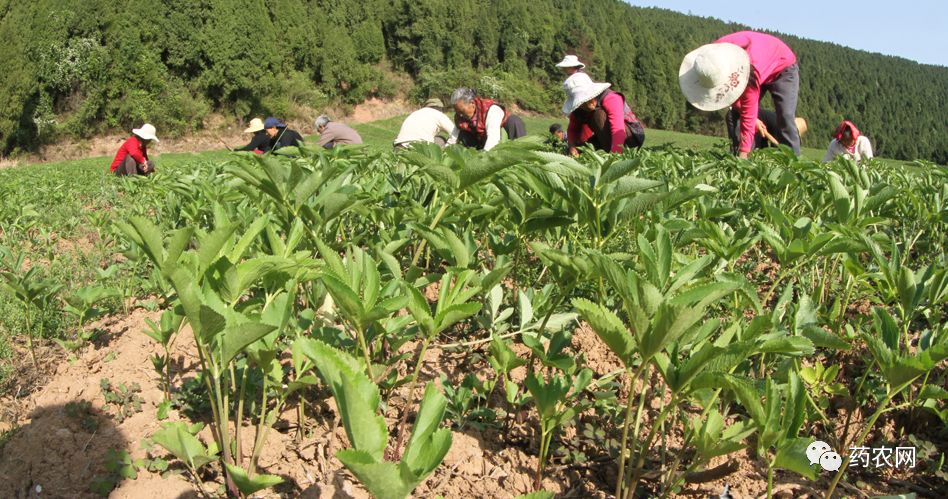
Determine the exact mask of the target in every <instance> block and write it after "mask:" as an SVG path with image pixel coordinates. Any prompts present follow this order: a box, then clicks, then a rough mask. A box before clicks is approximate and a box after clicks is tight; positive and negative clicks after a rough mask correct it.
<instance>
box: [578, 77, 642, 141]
mask: <svg viewBox="0 0 948 499" xmlns="http://www.w3.org/2000/svg"><path fill="white" fill-rule="evenodd" d="M563 86H564V88H565V89H566V102H565V103H564V104H563V113H564V114H568V115H569V126H568V127H567V129H566V142H567V146H568V147H569V154H570V155H572V156H578V155H579V151H578V149H577V148H578V147H581V146H582V145H584V144H590V145H592V146H593V147H595V148H596V149H599V150H601V151H607V152H622V150H623V147H633V148H635V147H641V146H642V144H643V143H644V142H645V130H644V128H643V127H642V124H641V123H640V122H639V120H638V118H637V117H636V116H635V113H633V112H632V108H631V107H629V105H628V103H626V100H625V96H623V95H622V94H621V93H619V92H615V91H613V90H610V89H609V87H611V86H612V84H611V83H596V82H593V81H592V79H591V78H589V76H587V75H586V74H585V73H576V74H573V75H572V76H570V77H569V78H568V79H567V80H566V82H565V83H564V84H563ZM587 128H588V131H587V130H586V129H587Z"/></svg>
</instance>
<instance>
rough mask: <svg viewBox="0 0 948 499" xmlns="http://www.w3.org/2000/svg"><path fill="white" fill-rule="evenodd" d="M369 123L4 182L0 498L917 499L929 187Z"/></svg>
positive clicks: (11, 173)
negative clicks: (149, 163) (449, 137)
mask: <svg viewBox="0 0 948 499" xmlns="http://www.w3.org/2000/svg"><path fill="white" fill-rule="evenodd" d="M398 122H399V120H398V119H393V120H387V121H382V122H376V123H370V124H366V125H361V126H360V127H359V129H360V131H361V132H362V133H363V135H364V136H365V138H366V139H367V142H369V145H368V146H366V147H355V148H340V149H336V150H333V151H324V150H321V149H320V150H317V149H310V148H307V147H303V148H300V149H298V150H294V151H292V152H293V153H294V154H295V155H294V156H289V155H267V156H256V155H252V154H233V153H224V152H210V153H202V154H179V155H171V154H166V155H162V156H161V157H160V158H159V173H157V174H156V175H153V176H151V177H149V178H114V177H111V176H108V175H107V174H106V173H105V172H104V169H105V165H106V164H107V161H106V160H103V159H90V160H82V161H75V162H69V163H60V164H47V165H35V166H28V167H19V168H10V169H6V170H0V359H2V360H0V365H2V370H0V397H2V398H0V401H2V403H0V497H39V496H40V494H43V495H45V496H48V497H84V496H90V497H94V496H97V495H101V496H106V495H109V494H111V495H112V497H146V496H147V497H182V498H183V497H195V496H204V497H226V496H233V497H250V496H253V497H277V496H280V497H300V496H302V497H368V496H373V497H378V498H402V497H406V496H408V495H412V494H414V495H415V496H417V497H435V496H439V495H440V496H444V497H517V496H523V497H531V498H540V497H552V496H553V495H555V496H557V497H623V498H631V497H707V496H709V495H714V496H717V495H718V494H721V493H722V490H726V489H728V490H729V491H730V492H729V493H730V494H731V496H733V497H760V496H764V497H771V496H774V497H778V496H779V497H874V496H880V495H881V496H885V495H891V494H905V496H903V497H909V496H911V495H912V494H915V495H917V496H918V497H944V496H945V492H946V490H948V475H946V472H945V469H944V460H945V453H946V452H948V408H946V399H948V391H946V389H945V386H946V376H948V375H946V370H945V364H946V362H945V359H946V357H948V327H946V325H945V315H946V312H948V259H946V252H945V245H946V242H948V238H946V231H948V182H946V180H948V172H946V170H945V168H944V167H941V166H937V165H934V164H931V163H925V162H916V163H911V164H905V163H899V162H890V161H886V160H876V161H872V162H868V163H864V164H858V165H857V164H856V163H853V162H851V161H846V160H838V161H836V162H834V163H831V164H820V163H818V162H816V161H813V158H818V157H819V156H820V155H821V152H820V151H806V152H805V157H804V158H802V159H797V158H795V157H793V156H792V154H788V152H787V151H786V150H768V151H763V152H759V153H757V154H755V155H754V157H753V158H752V160H751V161H746V160H739V159H736V158H733V157H731V156H730V155H728V154H726V153H725V151H724V148H723V147H722V145H721V144H722V141H720V140H717V139H707V138H703V139H702V138H694V137H695V136H685V135H684V134H672V133H670V132H660V131H650V133H651V135H650V137H649V142H650V144H651V145H652V146H653V147H650V148H647V149H645V150H641V151H633V152H627V153H625V154H623V155H601V154H597V153H594V152H592V151H586V152H585V153H584V154H583V156H582V157H581V158H579V159H575V160H574V159H571V158H567V157H565V156H562V155H559V154H556V153H553V152H551V151H549V150H548V149H547V148H546V146H544V145H543V144H541V142H540V141H539V140H535V139H529V138H528V139H525V140H521V141H515V142H506V143H504V144H502V145H501V146H499V147H497V148H496V149H494V150H493V151H490V152H489V153H482V152H476V151H472V150H466V149H463V148H457V147H452V148H448V149H446V150H441V149H439V148H437V147H435V146H427V147H426V146H416V147H415V148H413V149H411V150H409V151H402V152H399V153H398V154H395V153H393V152H391V150H390V147H389V146H388V143H389V142H388V141H390V140H391V137H392V136H393V135H394V133H393V132H392V130H393V129H394V128H396V127H397V125H398ZM549 122H550V121H548V120H543V119H539V118H531V119H530V120H529V121H528V126H530V127H531V128H532V129H533V130H538V129H545V126H546V124H548V123H549ZM705 140H707V141H708V142H703V141H705ZM814 440H821V441H824V442H826V443H827V444H828V446H829V447H830V449H832V450H834V451H835V452H838V454H839V457H840V462H836V463H834V462H833V460H832V459H827V458H829V457H830V454H832V451H831V452H827V453H824V454H823V455H822V456H821V455H819V454H817V455H816V458H817V459H816V460H817V461H819V464H811V458H808V447H809V446H810V445H811V443H812V442H813V441H814ZM896 448H900V449H903V450H902V451H899V452H896ZM850 449H856V450H855V451H852V452H851V451H850ZM860 449H865V450H866V452H865V454H863V453H861V451H860ZM880 449H882V450H881V451H880ZM885 449H888V452H886V451H885ZM908 449H911V450H912V454H911V456H912V461H911V462H909V461H908V457H907V456H908V454H907V452H908ZM812 452H813V451H812V449H810V452H809V454H812ZM880 456H881V457H880ZM863 458H865V460H863ZM883 458H884V459H883ZM837 466H838V471H836V470H835V469H834V468H836V467H837Z"/></svg>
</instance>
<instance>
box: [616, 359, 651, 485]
mask: <svg viewBox="0 0 948 499" xmlns="http://www.w3.org/2000/svg"><path fill="white" fill-rule="evenodd" d="M646 367H648V364H647V363H645V362H643V363H642V364H641V365H640V366H639V368H638V369H637V370H636V371H635V373H634V374H632V369H631V368H629V367H627V368H626V372H627V373H630V374H631V375H630V376H629V395H628V400H627V401H626V403H625V419H624V421H623V423H622V441H621V443H620V444H619V473H618V474H617V475H616V497H617V498H618V497H622V495H621V494H622V487H623V485H624V483H623V482H624V477H625V451H626V449H628V442H629V423H630V422H631V418H630V417H629V416H631V415H632V402H633V401H634V400H635V396H634V395H633V393H632V392H633V391H635V383H636V382H638V380H639V376H641V375H642V371H643V370H644V369H645V368H646ZM643 395H644V391H643V394H642V395H640V398H642V400H644V398H643ZM639 412H641V406H640V409H639ZM636 420H638V417H636ZM636 427H638V425H636ZM636 431H638V430H636Z"/></svg>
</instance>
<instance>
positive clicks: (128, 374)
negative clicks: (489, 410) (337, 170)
mask: <svg viewBox="0 0 948 499" xmlns="http://www.w3.org/2000/svg"><path fill="white" fill-rule="evenodd" d="M158 317H159V313H158V312H146V311H143V310H135V311H133V312H132V313H131V314H130V315H129V316H127V317H119V318H108V319H105V320H103V321H100V322H99V323H97V324H93V325H92V327H99V328H102V329H104V330H105V331H106V332H107V334H106V335H105V337H104V339H103V340H102V341H101V342H100V343H99V344H98V345H95V346H90V347H87V348H85V349H84V350H82V351H81V352H79V353H78V354H77V355H76V356H75V357H74V358H72V359H71V360H68V361H64V362H62V363H61V364H59V365H58V367H57V368H56V369H55V372H54V373H53V374H52V375H51V377H50V378H49V380H48V382H47V383H46V385H45V386H44V387H43V388H42V389H39V390H37V391H35V392H34V393H32V394H31V395H29V396H28V397H25V398H21V399H20V400H19V401H18V405H17V411H15V413H11V412H9V411H8V412H7V413H6V414H4V415H3V417H4V422H5V424H6V425H7V426H13V427H15V428H17V429H16V430H14V432H13V434H12V436H10V437H9V438H7V439H6V440H7V441H6V443H5V444H3V443H2V442H0V445H2V447H0V497H3V498H7V497H10V498H27V497H30V498H39V497H70V498H73V497H75V498H83V497H96V495H95V494H94V493H93V492H92V491H91V490H90V484H91V483H92V482H93V481H94V480H96V479H97V478H100V477H102V476H105V475H106V471H105V463H106V456H107V454H108V453H109V451H110V450H125V451H127V452H128V453H129V454H130V455H131V458H132V459H138V458H153V457H168V456H167V455H166V454H165V453H164V452H163V450H162V449H160V448H158V447H152V448H151V449H150V450H147V449H146V448H145V446H143V445H142V444H143V442H144V441H145V440H146V439H147V438H148V437H149V436H150V435H151V434H152V433H154V432H155V431H156V430H158V429H159V428H160V424H161V422H160V421H159V420H158V418H157V408H158V404H159V403H160V402H161V401H162V399H163V393H162V389H161V385H160V383H159V378H158V376H157V374H156V373H155V371H154V369H153V367H152V363H151V361H150V360H149V357H150V356H151V355H153V354H155V353H159V352H160V347H159V346H158V345H156V344H155V343H153V342H152V341H151V340H150V339H149V338H148V337H147V336H145V335H144V334H142V330H144V329H145V328H146V324H145V319H146V318H150V319H152V320H155V321H157V320H158ZM573 343H574V346H576V347H577V349H578V350H580V351H581V352H583V353H584V356H585V361H586V365H587V366H589V367H590V368H592V369H593V370H594V371H595V372H596V375H597V376H602V375H605V374H608V373H610V372H613V371H615V370H617V369H621V363H620V362H619V360H618V359H617V358H616V357H615V356H614V355H613V354H612V352H611V351H609V350H608V348H606V347H605V346H604V345H603V344H602V343H601V341H599V340H598V338H597V337H596V335H595V333H594V332H592V331H591V330H590V329H589V328H588V327H586V326H584V325H583V326H581V327H579V328H577V329H576V332H575V335H574V340H573ZM416 347H417V345H416V344H412V343H409V344H407V345H404V346H403V347H402V351H415V349H416ZM520 348H522V345H520V346H518V345H516V344H515V349H517V350H519V349H520ZM519 353H521V354H522V353H523V352H519ZM172 355H173V358H174V366H175V372H174V385H175V386H176V387H178V386H181V383H182V381H183V380H184V379H187V378H193V377H195V376H196V374H197V371H198V365H197V364H198V363H197V359H196V357H195V347H194V345H193V340H192V336H191V332H190V330H189V329H187V328H185V330H184V331H183V332H182V334H180V335H179V336H178V338H177V340H176V342H175V344H174V345H173V348H172ZM401 370H402V371H406V370H407V366H406V367H403V368H401ZM523 370H524V368H519V369H518V370H516V371H514V372H513V373H512V374H513V378H514V379H515V380H517V379H522V378H523V376H524V375H525V373H524V372H520V371H523ZM442 373H443V374H445V375H446V376H447V379H448V380H449V381H450V382H451V383H453V384H458V383H460V381H461V380H462V379H463V378H464V376H466V375H467V374H470V373H473V374H475V375H476V376H479V377H481V378H482V379H485V378H487V377H488V376H492V373H491V371H490V367H489V366H488V365H487V363H486V362H485V361H484V360H483V359H482V358H481V357H480V356H477V355H470V354H464V353H460V352H458V351H453V350H442V349H440V348H437V347H434V348H430V349H429V350H428V353H427V354H426V355H425V362H424V364H423V369H422V378H423V379H424V380H437V379H438V378H439V376H440V375H441V374H442ZM102 378H108V379H109V380H110V381H111V382H112V383H113V384H118V383H125V384H127V385H130V384H132V383H137V384H138V385H140V387H141V393H140V396H141V397H142V399H143V400H144V403H143V404H142V411H141V412H138V413H134V414H132V415H131V416H130V417H128V418H127V419H125V420H124V421H122V422H121V423H119V422H118V420H117V419H116V418H115V417H114V413H115V407H114V406H111V407H110V406H108V404H106V402H105V400H104V398H103V394H102V390H101V388H100V380H101V379H102ZM407 391H408V390H407V388H406V387H401V388H400V389H398V390H396V391H395V392H394V393H393V395H392V397H391V398H390V399H389V400H390V401H391V404H390V406H389V408H388V412H387V413H386V421H387V423H388V427H389V428H390V432H391V433H392V435H391V436H390V438H391V440H390V443H392V442H394V439H395V435H394V434H395V432H396V430H395V428H397V427H398V425H399V422H400V419H401V416H402V414H401V411H400V408H401V407H404V405H405V403H404V401H405V400H406V399H407V398H408V393H407ZM625 391H627V389H625V388H623V390H622V391H621V392H625ZM420 395H421V389H420V386H419V388H418V389H416V393H415V398H416V400H417V398H419V397H420ZM625 396H626V395H625V394H624V393H622V395H621V397H625ZM502 400H503V395H502V390H500V389H498V390H495V391H494V393H493V397H492V399H491V401H492V402H491V403H492V404H494V403H497V404H501V403H502ZM79 401H88V402H89V403H90V404H91V405H90V409H89V410H88V411H87V413H80V415H78V416H77V415H76V411H75V403H77V402H79ZM8 402H10V399H4V400H3V405H4V406H7V403H8ZM661 402H662V400H661V399H659V398H654V399H653V400H652V401H650V402H649V407H650V409H651V413H650V414H651V417H654V413H656V412H657V411H655V409H656V408H657V407H658V406H660V404H661ZM70 404H72V406H71V407H72V409H70V408H69V407H67V406H68V405H70ZM412 406H413V405H412ZM90 419H91V420H93V421H94V423H95V424H91V425H90V424H89V420H90ZM180 419H184V417H183V415H181V414H179V413H178V412H177V411H175V410H171V411H170V412H169V415H168V420H169V421H175V420H180ZM590 421H592V422H595V421H596V420H595V419H593V418H592V415H591V414H590V412H589V411H587V413H584V414H582V415H581V416H580V418H579V423H578V424H581V423H583V422H590ZM299 426H300V424H299V420H298V414H297V410H296V407H295V406H288V407H287V408H286V409H285V410H284V412H283V414H282V415H281V417H280V419H279V421H277V423H276V424H275V425H274V428H273V430H272V431H270V432H269V436H268V439H267V444H266V447H265V448H264V450H263V453H262V455H261V458H260V462H259V464H260V472H262V473H269V474H275V475H279V476H281V477H283V478H284V480H285V483H284V484H282V485H279V486H277V487H276V488H274V489H271V490H268V491H265V492H262V493H258V494H256V495H255V497H309V498H364V497H368V494H367V493H366V492H365V491H364V490H363V489H362V488H361V486H360V485H358V483H357V481H356V480H355V479H354V478H353V477H352V476H351V475H350V474H349V473H348V472H347V471H346V470H345V469H344V468H343V467H342V465H341V463H340V462H339V461H338V460H337V459H336V458H335V457H334V456H335V453H336V451H338V450H339V449H342V448H344V447H346V446H347V437H346V434H345V431H344V429H343V428H342V425H340V424H338V421H337V420H336V414H335V407H334V404H333V401H332V399H331V398H329V399H322V400H317V401H311V402H310V404H309V405H307V407H306V424H305V431H304V432H302V436H301V433H300V431H299ZM536 427H537V422H536V416H535V415H534V414H533V410H532V409H529V408H528V409H527V410H524V411H521V412H519V413H517V414H511V415H509V416H508V419H506V420H505V421H504V422H503V423H502V424H501V425H500V427H499V428H491V427H487V428H486V429H484V430H483V431H479V430H477V429H476V427H475V426H474V425H467V426H465V427H464V429H462V430H459V431H455V432H454V444H453V446H452V448H451V450H450V452H449V453H448V455H447V457H446V458H445V460H444V463H443V464H442V465H441V466H440V467H439V468H438V469H437V470H436V471H435V472H434V473H433V474H432V476H431V477H429V478H428V479H427V480H426V481H425V482H424V483H423V484H422V485H421V486H419V487H418V489H416V492H415V496H416V497H434V496H436V495H441V496H444V497H449V498H451V497H459V498H460V497H491V498H493V497H497V498H511V497H515V496H517V495H519V494H524V493H527V492H531V491H532V490H533V485H534V480H535V470H536V466H537V455H536V452H537V448H538V443H537V442H538V440H537V435H536ZM647 429H648V426H647V422H646V425H645V431H647ZM576 432H577V429H576V427H570V428H566V429H564V431H563V433H562V435H563V439H564V440H567V439H569V438H571V437H573V436H575V435H576ZM199 436H200V437H202V438H203V439H204V440H205V442H207V441H210V438H211V436H210V431H209V428H205V429H204V430H203V431H202V433H200V434H199ZM252 436H253V428H252V427H250V426H247V427H245V428H244V443H245V445H244V455H247V454H249V453H250V445H251V442H252ZM665 445H666V446H667V447H668V452H669V453H670V454H671V455H674V452H675V451H676V446H680V445H681V439H680V435H675V434H674V433H669V434H668V435H666V436H665ZM589 457H590V460H589V461H588V462H587V463H584V464H571V463H568V462H562V461H561V460H560V459H559V458H557V459H554V460H553V461H552V462H551V463H550V465H549V466H548V469H547V473H546V476H545V478H544V480H543V483H542V486H543V488H544V489H545V490H547V491H550V492H554V493H556V495H557V497H583V498H587V497H589V498H606V497H612V496H611V492H612V487H613V486H614V483H615V482H614V480H615V473H616V468H615V463H614V461H612V460H611V459H610V458H609V457H608V456H602V455H590V456H589ZM729 459H731V460H735V461H736V463H737V471H736V472H734V473H733V474H730V475H727V476H725V477H723V478H720V479H717V480H715V481H711V482H707V483H702V484H690V485H689V486H688V487H687V488H686V489H685V490H684V491H683V492H682V494H681V496H682V497H709V496H713V497H716V496H717V495H718V494H719V493H720V492H721V490H723V489H724V486H725V485H729V486H730V487H731V488H730V491H731V495H732V496H733V497H735V498H744V497H759V496H761V495H763V494H764V493H765V491H766V476H765V473H766V469H765V468H764V467H763V466H762V464H761V463H760V460H758V459H756V458H755V457H754V456H753V455H752V453H751V451H750V450H746V451H740V452H737V453H734V454H731V455H729V456H725V457H721V458H718V459H716V460H715V461H714V462H712V466H718V465H721V464H724V463H726V462H727V461H728V460H729ZM171 462H172V466H171V469H172V473H168V474H165V476H161V475H159V474H158V473H152V472H149V471H145V470H139V472H138V477H137V479H134V480H133V479H125V480H121V481H120V482H119V483H118V485H117V487H116V488H115V490H113V491H112V493H111V496H110V497H117V498H139V497H170V498H181V499H183V498H188V497H199V495H200V493H201V492H200V490H199V489H198V487H197V486H196V485H195V484H194V482H193V481H191V480H189V479H187V478H186V475H185V474H184V473H182V472H181V468H180V464H176V463H175V462H174V460H173V459H171ZM658 466H659V465H658V464H657V463H651V462H649V463H647V465H646V471H647V473H646V482H645V483H644V484H643V485H644V487H643V491H644V492H645V493H646V494H647V495H648V494H651V493H653V492H649V491H650V490H651V489H650V488H649V486H650V482H649V480H654V478H653V477H656V476H657V475H658V469H657V467H658ZM213 468H215V466H214V465H211V466H208V467H206V468H205V470H206V471H205V472H204V474H203V475H201V479H202V480H203V483H202V488H203V489H204V490H205V491H207V492H209V493H211V494H219V493H222V491H223V487H222V483H223V481H222V477H221V476H220V474H219V473H218V472H216V471H214V470H213ZM176 470H177V471H176ZM826 475H829V474H826ZM827 482H828V477H824V478H823V479H822V480H821V481H819V482H815V483H814V482H809V481H808V480H805V479H803V478H800V477H799V476H797V475H794V474H791V473H785V472H778V473H777V476H776V479H775V483H776V490H777V491H778V492H779V494H778V497H808V496H809V497H817V496H819V491H820V490H824V489H825V486H826V484H827ZM863 485H865V484H863ZM845 487H847V485H844V488H843V489H841V493H842V494H844V495H845V496H850V495H853V494H855V492H853V490H856V491H859V492H860V493H862V492H865V493H868V494H872V493H873V492H889V490H888V489H889V488H890V487H885V486H880V487H876V486H871V487H870V486H864V487H860V488H855V487H852V486H848V487H850V489H847V488H845ZM877 488H881V489H884V490H879V491H877V490H876V489H877ZM860 489H862V490H860ZM856 495H860V494H856Z"/></svg>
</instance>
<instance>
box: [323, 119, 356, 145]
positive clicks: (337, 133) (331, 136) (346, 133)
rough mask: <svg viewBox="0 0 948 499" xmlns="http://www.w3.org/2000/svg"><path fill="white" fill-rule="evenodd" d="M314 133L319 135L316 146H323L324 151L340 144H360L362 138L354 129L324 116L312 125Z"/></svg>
mask: <svg viewBox="0 0 948 499" xmlns="http://www.w3.org/2000/svg"><path fill="white" fill-rule="evenodd" d="M313 125H314V126H315V128H316V133H318V134H319V140H317V141H316V145H319V146H323V147H325V148H326V149H332V148H333V147H336V146H338V145H342V144H361V143H362V136H361V135H359V132H357V131H355V130H354V129H352V128H350V127H348V126H346V125H344V124H342V123H337V122H335V121H332V120H331V119H329V116H326V115H325V114H323V115H321V116H319V117H318V118H316V121H315V122H314V123H313Z"/></svg>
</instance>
